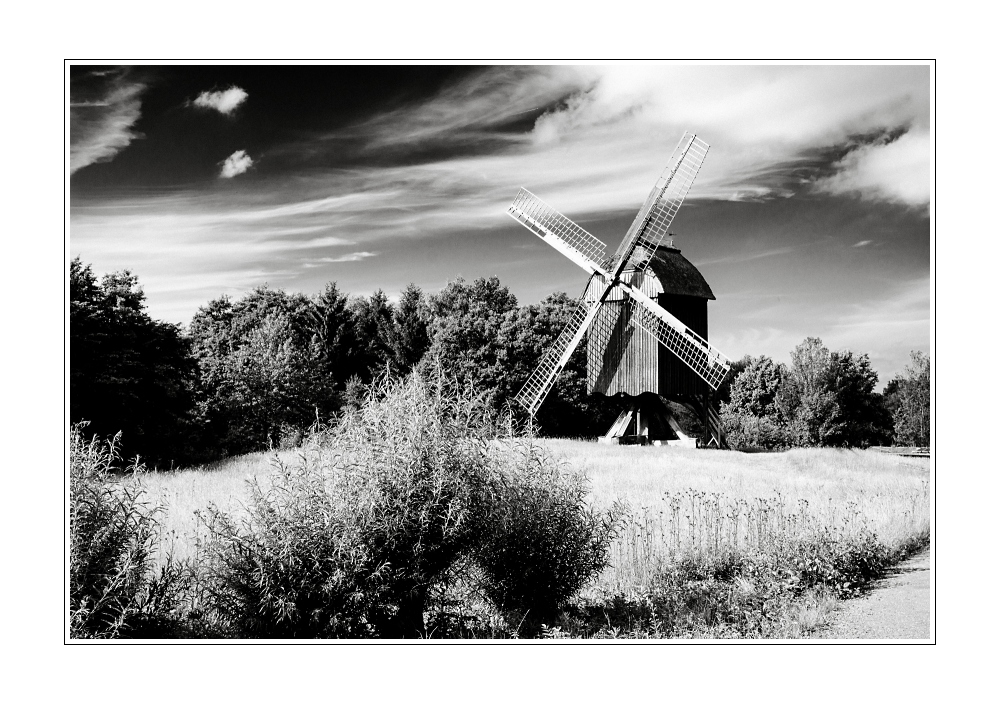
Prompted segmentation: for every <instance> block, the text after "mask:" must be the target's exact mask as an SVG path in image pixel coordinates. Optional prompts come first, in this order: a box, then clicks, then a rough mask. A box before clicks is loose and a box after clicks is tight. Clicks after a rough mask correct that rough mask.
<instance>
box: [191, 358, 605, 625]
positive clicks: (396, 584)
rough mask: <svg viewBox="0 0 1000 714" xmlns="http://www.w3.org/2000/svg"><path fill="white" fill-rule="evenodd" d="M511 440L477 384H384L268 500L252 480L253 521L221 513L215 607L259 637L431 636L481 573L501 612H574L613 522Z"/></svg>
mask: <svg viewBox="0 0 1000 714" xmlns="http://www.w3.org/2000/svg"><path fill="white" fill-rule="evenodd" d="M495 431H496V428H495V418H494V415H493V414H492V413H491V412H490V411H489V409H488V408H487V405H486V403H485V400H484V399H483V398H482V397H481V396H478V395H477V394H476V393H475V392H474V391H473V390H472V389H470V388H460V387H459V386H457V385H456V384H454V383H452V382H448V381H446V380H444V379H443V378H441V377H440V376H439V377H438V378H437V379H436V380H427V379H425V378H422V377H421V376H420V375H419V374H417V373H414V374H411V375H410V376H409V377H408V378H407V379H405V380H403V381H399V382H394V381H391V380H389V379H388V378H385V379H383V380H382V381H381V382H379V383H378V384H377V385H376V386H375V387H373V388H372V389H371V390H370V391H369V393H368V395H367V399H366V401H365V402H364V403H363V404H361V405H360V406H359V407H358V408H357V409H354V410H349V411H348V412H346V413H345V414H344V416H343V418H342V419H341V421H340V422H339V423H338V424H336V425H335V426H334V427H332V428H331V429H330V430H328V431H326V432H323V433H320V434H317V435H315V436H313V437H312V438H311V440H310V441H309V443H308V444H307V446H306V448H305V449H304V450H303V451H302V452H301V453H300V454H299V457H298V461H297V462H296V463H295V464H294V465H293V466H290V465H286V464H283V463H281V462H280V461H276V463H275V466H276V473H275V476H274V479H273V482H272V484H271V485H270V486H269V487H268V488H267V489H264V488H262V487H261V486H259V485H258V484H252V488H251V501H250V504H249V507H248V511H247V513H246V514H245V516H244V518H243V519H242V521H241V522H239V523H237V522H236V521H235V520H234V519H232V518H231V517H229V516H227V515H225V514H223V513H221V512H219V511H218V510H216V509H213V510H212V511H211V512H210V513H209V516H208V518H207V519H206V521H207V523H208V527H209V532H210V536H211V537H210V544H209V558H210V559H209V571H208V576H207V579H206V582H207V587H208V594H209V598H210V600H211V602H212V603H213V604H214V606H215V608H216V609H217V611H218V612H219V613H220V614H221V615H222V617H223V619H224V620H225V621H226V622H227V623H228V625H229V627H230V628H231V629H232V631H233V633H234V634H236V635H239V636H243V637H392V638H398V637H413V636H423V635H426V634H427V630H426V628H425V620H424V617H425V612H426V610H427V609H428V605H429V599H430V598H431V596H432V593H433V592H434V591H435V590H436V589H438V588H439V587H440V586H442V585H445V584H447V583H448V582H449V580H450V579H452V578H454V577H455V573H456V572H458V571H463V569H461V568H459V566H460V565H461V564H463V563H470V562H478V563H479V564H480V569H481V570H482V571H483V572H485V573H486V575H485V576H484V577H485V578H486V579H487V581H488V583H489V591H488V593H487V594H488V596H491V597H492V598H493V599H494V601H495V602H496V603H497V604H502V605H509V606H516V607H520V608H524V609H531V610H535V609H537V608H540V609H542V610H545V609H550V608H551V606H552V605H551V604H552V603H553V602H555V603H558V602H562V601H564V600H565V598H566V597H568V595H569V594H572V592H574V591H575V590H576V589H578V588H579V587H580V586H581V585H582V584H583V582H585V581H586V579H587V578H588V577H589V576H590V575H592V574H594V572H596V569H598V568H599V567H600V566H602V565H603V562H604V560H603V559H604V552H605V550H606V547H607V540H608V536H607V529H608V527H610V526H606V525H605V524H607V523H610V522H611V521H613V518H612V519H610V520H609V519H608V518H602V517H600V516H599V515H597V514H594V513H591V512H590V511H588V510H587V509H586V508H584V507H583V503H582V498H583V495H584V492H583V489H582V484H581V482H580V481H579V479H578V478H577V477H570V476H567V475H566V474H565V471H564V469H563V468H562V467H557V466H554V465H551V464H549V462H548V461H546V460H544V459H542V458H539V456H538V452H537V450H534V451H533V450H532V449H531V448H530V447H525V446H524V445H523V443H522V442H518V441H516V440H511V439H497V438H494V437H495V436H496V433H495ZM525 454H527V455H528V456H529V458H524V456H525ZM532 454H534V456H531V455H532ZM546 522H550V523H551V525H548V526H545V525H544V524H545V523H546ZM526 523H534V525H535V529H534V531H532V533H531V534H529V535H528V536H519V537H514V536H513V530H514V526H515V525H518V524H526ZM540 526H541V527H540ZM491 547H493V548H496V547H499V548H504V549H505V551H504V552H505V553H507V554H508V556H509V557H508V558H507V559H491V558H489V557H488V556H487V553H488V552H489V549H490V548H491ZM550 558H551V559H553V560H551V561H550V560H549V559H550ZM463 572H467V573H471V572H472V570H468V569H467V570H464V571H463ZM466 577H467V578H469V577H471V576H470V575H468V574H467V575H466ZM470 582H471V581H470ZM472 584H474V583H472Z"/></svg>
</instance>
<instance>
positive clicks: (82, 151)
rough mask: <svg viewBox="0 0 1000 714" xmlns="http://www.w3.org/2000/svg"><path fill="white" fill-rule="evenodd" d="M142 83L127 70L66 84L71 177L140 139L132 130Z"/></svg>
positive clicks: (90, 74)
mask: <svg viewBox="0 0 1000 714" xmlns="http://www.w3.org/2000/svg"><path fill="white" fill-rule="evenodd" d="M145 90H146V85H145V84H144V83H143V82H139V81H134V80H132V79H130V75H129V72H128V70H124V69H115V70H106V71H103V72H101V73H96V72H92V73H89V74H88V75H86V76H84V77H81V78H73V79H71V81H70V110H69V111H70V159H69V166H70V168H69V172H70V174H73V173H75V172H77V171H79V170H80V169H82V168H84V167H85V166H89V165H90V164H95V163H102V162H106V161H111V159H113V158H114V157H115V156H116V155H117V154H118V153H119V152H120V151H122V150H123V149H124V148H125V147H127V146H128V145H129V144H131V143H132V140H133V139H137V138H141V136H142V135H141V134H140V133H138V132H136V131H135V130H134V129H133V126H134V125H135V123H136V122H137V121H138V120H139V117H140V115H141V113H142V112H141V108H142V93H143V92H144V91H145Z"/></svg>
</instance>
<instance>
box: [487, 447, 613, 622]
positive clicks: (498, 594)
mask: <svg viewBox="0 0 1000 714" xmlns="http://www.w3.org/2000/svg"><path fill="white" fill-rule="evenodd" d="M510 455H511V456H512V457H513V459H512V461H511V462H510V463H508V464H505V468H504V469H503V471H504V474H505V476H506V479H505V480H504V482H503V487H502V488H501V489H500V490H499V492H498V495H499V498H497V499H496V500H495V501H494V502H493V503H492V504H490V509H489V512H488V513H486V514H484V519H483V520H484V524H483V525H484V528H483V532H482V538H481V541H480V543H479V548H478V550H477V552H476V554H475V562H476V564H477V565H478V566H479V567H480V568H481V571H482V578H481V581H480V582H481V586H482V588H483V591H484V593H485V594H486V596H487V597H488V598H489V599H490V600H491V601H492V602H493V603H494V605H496V606H497V608H498V609H500V610H501V611H502V612H504V613H507V614H508V619H509V621H510V624H518V623H521V622H523V623H525V624H526V625H527V628H526V629H522V632H526V633H533V632H536V631H537V630H538V626H539V625H541V624H543V623H546V622H549V623H551V622H552V621H553V620H554V618H555V616H556V614H557V613H558V610H559V607H560V606H562V605H564V604H565V603H566V601H567V600H568V599H569V598H570V596H572V595H573V594H574V593H576V592H577V591H578V590H579V589H580V588H581V587H583V586H584V585H585V584H586V583H587V582H588V581H589V580H590V579H591V578H593V577H594V576H595V575H597V574H598V573H600V571H601V570H603V569H604V567H605V566H606V565H607V564H608V549H609V546H610V544H611V542H612V541H613V540H614V538H615V537H616V535H617V533H616V525H617V524H618V523H619V522H620V520H621V515H622V511H623V509H622V507H621V506H620V505H618V504H616V505H615V506H614V507H613V508H612V509H611V510H610V511H608V512H607V513H604V514H601V513H599V512H597V511H595V510H594V509H592V508H589V507H587V506H585V505H584V504H585V499H586V496H587V491H588V483H587V481H586V479H585V478H584V477H583V475H582V474H578V473H574V472H572V471H569V470H567V469H566V468H565V466H563V465H562V464H559V463H556V462H554V461H552V459H551V457H550V455H549V454H548V453H547V452H546V451H544V450H543V449H541V448H540V447H538V446H537V445H535V444H531V443H527V442H526V443H521V444H519V445H518V448H516V449H514V450H512V452H511V453H510Z"/></svg>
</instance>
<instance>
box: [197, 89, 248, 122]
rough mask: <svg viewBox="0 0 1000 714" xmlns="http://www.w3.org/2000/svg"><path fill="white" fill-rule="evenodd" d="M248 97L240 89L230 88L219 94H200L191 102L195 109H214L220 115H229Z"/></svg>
mask: <svg viewBox="0 0 1000 714" xmlns="http://www.w3.org/2000/svg"><path fill="white" fill-rule="evenodd" d="M248 96H250V95H249V94H247V93H246V91H245V90H243V89H241V88H240V87H236V86H233V87H230V88H229V89H226V90H223V91H221V92H202V93H201V94H199V95H198V97H197V98H196V99H195V100H194V101H193V102H192V104H193V105H194V106H196V107H202V108H204V109H215V110H216V111H217V112H219V113H220V114H225V115H226V116H229V115H231V114H232V113H233V112H234V111H236V108H237V107H238V106H239V105H241V104H242V103H243V102H244V101H246V98H247V97H248Z"/></svg>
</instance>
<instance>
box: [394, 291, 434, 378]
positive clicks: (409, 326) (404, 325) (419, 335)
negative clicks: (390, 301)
mask: <svg viewBox="0 0 1000 714" xmlns="http://www.w3.org/2000/svg"><path fill="white" fill-rule="evenodd" d="M392 325H393V329H392V330H391V331H390V334H389V348H390V350H391V351H392V367H393V369H394V370H395V371H396V372H397V373H398V374H404V375H405V374H408V373H409V372H410V370H412V369H413V368H414V367H415V366H416V365H417V363H418V362H420V359H421V358H422V357H423V356H424V353H426V352H427V349H428V348H429V347H430V344H431V340H430V335H429V333H428V329H429V327H430V307H429V306H428V304H427V301H426V300H425V299H424V294H423V292H422V291H421V290H420V288H418V287H417V286H416V285H414V284H413V283H410V284H409V285H407V286H406V289H405V290H404V291H403V294H402V295H401V296H400V298H399V304H398V305H397V306H396V308H395V310H393V313H392Z"/></svg>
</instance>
